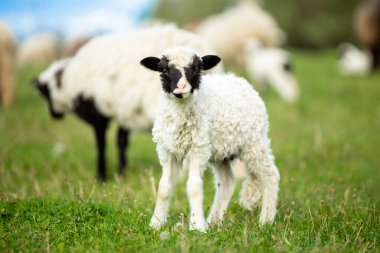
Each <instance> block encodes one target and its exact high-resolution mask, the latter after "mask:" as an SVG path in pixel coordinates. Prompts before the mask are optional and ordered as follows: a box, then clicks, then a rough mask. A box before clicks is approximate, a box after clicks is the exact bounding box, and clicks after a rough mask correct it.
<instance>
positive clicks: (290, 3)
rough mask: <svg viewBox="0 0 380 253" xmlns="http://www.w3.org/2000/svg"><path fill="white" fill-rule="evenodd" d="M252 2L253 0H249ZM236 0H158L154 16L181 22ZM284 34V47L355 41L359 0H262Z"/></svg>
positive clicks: (316, 47) (211, 11)
mask: <svg viewBox="0 0 380 253" xmlns="http://www.w3.org/2000/svg"><path fill="white" fill-rule="evenodd" d="M252 1H254V0H252ZM237 2H238V0H219V1H218V0H211V1H204V0H186V1H180V0H161V2H160V4H159V5H158V8H157V9H156V11H155V13H154V16H155V17H156V18H160V19H164V20H169V21H174V20H175V21H177V22H178V24H180V25H183V24H186V23H188V22H192V21H194V20H200V19H202V18H204V17H207V16H208V15H212V14H217V13H219V12H221V11H223V10H224V9H225V8H228V7H230V6H233V5H234V4H236V3H237ZM256 2H259V3H260V4H261V5H262V6H263V8H264V9H265V10H267V11H268V12H269V13H270V14H272V15H273V16H274V18H275V19H276V21H277V22H278V24H279V26H280V27H281V28H282V29H283V30H284V31H285V33H286V35H287V43H286V46H290V47H302V48H312V49H320V48H329V47H330V48H331V47H335V46H337V45H338V44H339V43H341V42H343V41H351V42H355V34H354V29H353V22H352V20H353V15H354V10H355V7H356V5H357V4H358V3H359V2H360V1H358V0H345V1H343V0H340V1H339V0H285V1H279V0H262V1H256Z"/></svg>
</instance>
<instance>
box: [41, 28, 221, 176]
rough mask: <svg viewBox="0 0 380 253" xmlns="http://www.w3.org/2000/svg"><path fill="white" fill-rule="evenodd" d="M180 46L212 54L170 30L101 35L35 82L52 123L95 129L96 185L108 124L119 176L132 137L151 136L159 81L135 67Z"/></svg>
mask: <svg viewBox="0 0 380 253" xmlns="http://www.w3.org/2000/svg"><path fill="white" fill-rule="evenodd" d="M181 45H186V46H191V47H192V48H194V49H195V50H196V51H197V52H199V53H206V52H210V50H211V48H210V46H209V45H208V44H207V43H206V42H205V41H203V40H202V39H201V38H199V37H198V36H196V35H194V34H192V33H189V32H186V31H183V30H180V29H178V28H176V27H174V26H172V25H166V26H157V27H154V28H146V29H141V30H138V31H135V32H131V33H127V34H114V35H105V36H101V37H97V38H94V39H92V40H91V41H89V42H88V43H86V44H85V45H84V46H83V47H82V48H81V49H80V50H79V51H78V53H77V54H76V55H75V56H74V57H73V58H71V60H63V61H59V62H57V63H56V64H53V65H51V67H50V68H49V69H47V70H46V71H44V72H43V73H42V74H41V75H40V76H39V77H38V78H37V79H36V80H35V81H34V83H35V85H36V88H37V89H38V90H40V91H41V93H42V94H43V95H44V96H45V97H46V98H47V101H48V104H49V107H50V109H51V114H52V116H53V117H62V116H63V115H64V114H65V113H67V112H74V113H75V114H77V115H78V116H79V117H80V118H81V119H83V120H85V121H86V122H87V123H89V124H90V125H91V126H92V127H93V128H94V130H95V137H96V140H97V148H98V178H99V179H101V180H104V179H105V178H106V163H105V144H106V142H105V134H106V130H107V127H108V123H109V121H110V119H115V120H116V121H117V123H118V125H119V126H120V127H119V130H118V146H119V159H120V160H119V172H120V173H121V174H123V173H124V170H125V167H126V166H127V157H126V156H125V150H126V148H127V145H128V138H129V133H130V131H149V130H150V129H151V127H152V126H153V121H154V119H155V116H156V101H157V98H158V94H159V92H160V85H159V84H160V79H159V77H158V76H156V75H154V73H147V72H146V70H145V69H144V67H142V66H141V65H140V64H139V61H140V60H141V59H142V58H143V57H144V56H146V55H152V54H159V53H161V52H162V51H163V50H165V49H166V48H169V47H174V46H181ZM220 70H221V69H219V71H220ZM215 71H216V70H215Z"/></svg>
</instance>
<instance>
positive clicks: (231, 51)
mask: <svg viewBox="0 0 380 253" xmlns="http://www.w3.org/2000/svg"><path fill="white" fill-rule="evenodd" d="M247 23H249V24H250V25H249V26H247V25H246V24H247ZM0 34H1V36H0V43H1V44H0V45H1V46H0V57H1V58H0V68H1V69H0V71H1V76H0V78H1V80H0V81H1V83H0V101H1V102H2V103H4V104H9V103H10V102H11V100H12V89H13V88H12V86H13V82H14V80H13V78H14V77H13V76H14V74H13V72H14V65H15V63H13V61H12V60H11V59H16V57H15V54H16V46H15V39H14V37H13V35H12V33H11V31H10V29H9V28H8V27H7V26H6V25H5V24H4V23H0ZM284 40H285V35H284V34H283V32H282V31H281V30H280V29H279V27H278V25H277V24H276V22H275V20H274V19H273V18H272V17H271V16H270V15H269V14H268V13H266V12H265V11H264V10H263V9H261V8H260V7H259V6H257V5H256V4H254V3H252V2H242V3H241V4H239V5H237V6H236V7H234V8H232V9H230V10H228V11H226V12H225V13H222V14H219V15H216V16H213V17H210V18H208V19H206V20H204V21H203V22H202V23H200V24H199V25H198V26H197V27H196V28H195V29H194V30H193V31H192V32H190V31H185V30H183V29H180V28H177V27H176V26H174V25H171V24H159V25H154V26H152V27H144V28H140V29H137V30H135V31H131V32H129V33H125V34H109V35H103V36H98V37H95V38H93V39H91V40H89V41H88V42H87V39H83V38H82V39H81V40H78V42H76V43H75V44H74V45H73V46H71V47H70V50H68V51H70V52H68V53H66V54H65V57H63V58H62V59H60V60H57V61H55V62H54V63H52V64H51V65H50V66H49V67H48V68H47V69H46V70H44V71H43V72H42V73H41V74H40V75H39V76H38V77H36V78H35V79H33V85H34V86H35V88H36V89H37V90H38V91H39V92H40V93H41V95H42V96H43V97H44V98H45V99H46V101H47V103H48V107H49V111H50V113H51V115H52V117H54V118H62V117H63V116H64V115H65V114H66V113H70V112H71V113H74V114H76V115H77V116H78V117H79V118H81V119H82V120H84V121H85V122H87V123H88V124H89V125H90V126H91V127H92V128H93V130H94V134H95V138H96V143H97V151H98V156H97V171H98V172H97V176H98V178H99V179H100V180H102V181H103V180H105V179H106V175H107V173H106V171H107V169H106V158H105V153H106V152H105V151H106V140H105V136H106V131H107V128H108V125H109V122H110V121H111V120H115V121H116V122H117V124H118V126H119V128H118V131H117V145H118V150H119V152H118V156H119V157H118V161H119V173H120V174H124V173H125V172H126V168H127V166H128V158H127V156H126V149H127V147H128V142H129V136H130V133H131V132H135V131H151V129H153V130H152V131H153V140H154V141H155V143H156V144H157V153H158V157H159V161H160V164H161V166H162V170H163V172H162V177H161V180H160V182H159V186H158V187H159V188H158V197H157V203H156V207H155V210H154V214H153V216H152V219H151V222H150V225H151V226H152V227H153V228H156V229H159V228H160V227H161V226H162V225H164V224H165V222H166V220H167V212H168V207H169V200H170V196H171V194H172V191H173V187H174V185H175V182H176V178H177V174H178V172H179V171H180V170H181V168H182V167H183V168H186V169H187V171H188V181H187V195H188V198H189V201H190V212H191V215H190V216H189V217H190V221H189V228H190V229H195V230H199V231H206V230H207V228H208V226H209V225H212V224H221V223H222V220H223V216H224V214H225V212H226V210H227V206H228V203H229V201H230V198H231V196H232V194H233V192H234V188H235V184H236V182H235V181H236V175H235V174H234V173H235V171H236V170H238V169H240V168H238V167H240V166H243V168H245V170H246V173H245V174H244V183H243V189H242V191H241V193H240V203H241V205H242V206H243V207H245V208H247V209H251V208H252V207H253V205H254V204H256V203H257V201H258V200H259V199H260V198H261V199H262V203H261V213H260V223H261V224H265V223H271V222H273V220H274V217H275V214H276V202H277V194H278V189H279V188H278V187H279V180H280V176H279V172H278V169H277V167H276V165H275V163H274V156H273V154H272V151H271V148H270V140H269V137H268V131H269V122H268V114H267V112H266V109H265V105H264V103H263V101H262V99H261V98H260V96H259V95H258V93H257V92H256V91H255V90H254V89H253V88H252V85H251V84H249V82H248V81H246V80H245V79H243V78H241V77H237V76H236V75H234V74H226V73H224V71H223V65H222V64H221V63H220V60H221V59H222V62H224V63H233V64H236V65H237V66H239V67H241V68H243V69H245V70H246V71H247V73H248V75H249V77H250V78H251V79H252V81H253V82H254V83H255V84H256V85H258V86H259V88H260V90H262V89H263V87H265V86H267V85H271V86H272V87H273V88H274V89H275V90H276V91H277V92H278V94H279V96H280V97H281V98H282V99H283V100H284V101H286V102H289V103H291V102H294V101H296V100H297V99H298V97H299V96H300V91H299V86H298V83H297V80H296V78H295V76H294V74H293V72H292V63H291V59H290V58H291V57H290V55H289V53H287V52H286V51H284V50H282V49H280V48H279V46H280V45H281V44H282V43H283V42H284ZM379 42H380V37H378V41H377V43H378V44H379ZM57 45H58V43H57V41H56V39H55V38H54V37H52V36H50V35H48V34H44V35H40V36H39V37H35V38H34V39H30V40H29V41H28V42H26V43H25V44H24V46H21V48H20V49H19V50H18V51H19V52H18V57H17V58H18V62H19V63H20V64H26V63H27V62H28V61H29V60H30V61H33V62H37V61H41V60H42V61H43V60H47V61H52V60H53V59H56V58H57V57H58V54H59V48H58V47H57ZM79 47H80V49H79V50H77V49H78V48H79ZM377 47H378V45H377ZM32 49H34V50H32ZM37 49H38V50H37ZM371 50H372V49H371ZM376 50H378V48H376V47H375V48H374V49H373V50H372V52H373V55H374V56H373V57H374V58H373V59H374V60H373V62H374V64H375V63H376V59H377V58H375V55H376V54H377V55H378V52H377V51H376ZM344 51H345V52H346V51H347V50H344ZM376 64H378V62H377V63H376ZM207 165H209V166H210V167H211V168H212V170H213V173H214V180H215V188H216V192H215V198H214V202H213V205H212V208H211V211H210V214H209V216H208V218H207V219H206V218H205V217H204V213H203V205H202V202H203V183H202V174H203V171H204V169H205V167H206V166H207Z"/></svg>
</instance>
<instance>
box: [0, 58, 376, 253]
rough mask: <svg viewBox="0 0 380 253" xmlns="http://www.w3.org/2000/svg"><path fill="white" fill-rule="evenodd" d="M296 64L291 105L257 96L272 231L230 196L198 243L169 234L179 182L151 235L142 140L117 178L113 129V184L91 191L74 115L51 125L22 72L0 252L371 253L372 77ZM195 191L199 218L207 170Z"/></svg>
mask: <svg viewBox="0 0 380 253" xmlns="http://www.w3.org/2000/svg"><path fill="white" fill-rule="evenodd" d="M294 58H295V61H296V71H297V77H298V79H299V81H300V84H301V91H302V96H301V99H300V101H299V102H298V103H297V104H295V105H286V104H284V103H283V102H282V101H281V100H279V98H278V97H277V94H276V93H275V92H273V91H271V90H270V91H269V92H268V93H266V94H263V98H264V100H265V102H266V105H267V108H268V111H269V114H270V121H271V133H270V134H271V138H272V147H273V150H274V153H275V155H276V163H277V165H278V167H279V169H280V172H281V185H280V202H279V210H278V215H277V217H276V221H275V224H274V225H272V226H265V227H259V226H258V210H254V211H253V212H248V211H245V210H243V209H242V208H240V206H239V205H238V196H237V194H238V191H236V194H235V195H234V197H233V199H232V202H231V204H230V206H229V209H228V213H227V216H226V219H225V223H224V225H223V226H222V227H219V228H213V229H211V230H209V231H208V233H207V234H200V233H197V232H189V231H188V230H187V229H186V226H185V228H178V227H176V226H175V224H176V223H177V222H178V221H181V220H182V221H184V222H185V225H186V224H187V221H188V218H187V215H188V203H187V198H186V194H185V192H184V188H185V187H184V183H183V182H182V183H180V184H179V185H178V186H177V189H176V192H175V194H174V196H173V200H172V205H171V210H170V217H169V224H168V225H167V226H165V227H164V228H163V229H162V230H161V231H159V232H156V231H153V230H151V229H150V228H149V226H148V223H149V219H150V216H151V215H152V212H153V208H154V203H155V190H156V187H157V182H158V179H159V176H160V167H159V164H158V161H157V157H156V153H155V146H154V144H153V143H152V141H151V136H150V135H149V134H134V135H133V137H132V143H131V146H130V149H129V156H130V165H131V166H130V168H129V171H128V176H127V178H118V177H117V176H115V174H116V147H115V146H116V145H115V131H116V127H115V125H113V126H112V129H111V131H110V132H109V133H108V166H109V171H108V175H109V177H110V178H111V179H110V180H109V182H107V183H106V184H103V185H101V184H98V183H96V182H95V180H94V178H95V145H94V139H93V136H92V131H91V130H90V128H89V127H88V126H87V125H85V124H84V123H82V122H81V121H79V120H78V119H77V118H76V117H74V116H72V115H67V117H66V118H65V119H64V120H63V121H62V122H54V121H52V120H51V119H50V118H49V115H48V112H47V108H46V104H45V102H44V101H43V100H42V98H41V97H39V96H38V95H36V94H35V92H34V90H33V89H32V88H31V87H29V85H27V82H28V79H29V78H30V77H32V76H33V75H34V74H36V73H37V70H22V71H20V72H19V75H18V85H17V90H16V95H17V97H16V101H15V103H14V105H13V106H12V107H11V108H8V109H5V108H2V109H0V217H1V218H0V251H1V252H29V251H32V252H36V251H38V252H39V251H45V252H62V251H63V252H67V251H70V252H88V251H89V252H272V251H278V252H289V251H292V252H299V251H302V252H304V251H306V252H310V251H311V252H365V251H371V252H379V251H380V247H379V244H380V197H379V194H380V173H379V170H380V156H379V154H380V151H379V150H380V149H379V147H380V132H379V129H380V75H379V73H376V74H374V75H371V76H369V77H341V76H340V75H339V73H338V72H337V70H336V63H335V58H334V55H333V54H332V53H331V52H320V53H311V52H295V56H294ZM60 146H64V147H65V148H64V149H63V151H62V150H61V152H57V151H54V150H56V149H59V147H60ZM204 184H205V201H204V203H205V204H204V207H205V211H206V212H207V211H208V210H209V208H210V205H211V201H212V197H213V196H212V195H213V182H212V177H211V175H210V172H207V173H206V175H205V183H204Z"/></svg>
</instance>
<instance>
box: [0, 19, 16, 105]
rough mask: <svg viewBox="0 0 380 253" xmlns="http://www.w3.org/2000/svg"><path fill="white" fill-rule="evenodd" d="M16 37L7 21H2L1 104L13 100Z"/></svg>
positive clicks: (0, 56)
mask: <svg viewBox="0 0 380 253" xmlns="http://www.w3.org/2000/svg"><path fill="white" fill-rule="evenodd" d="M15 56H16V39H15V37H14V35H13V32H12V30H11V28H10V27H9V26H8V24H7V23H5V22H3V21H0V105H4V106H9V105H10V104H11V103H12V101H13V93H14V85H15V65H16V64H15V58H16V57H15Z"/></svg>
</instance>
